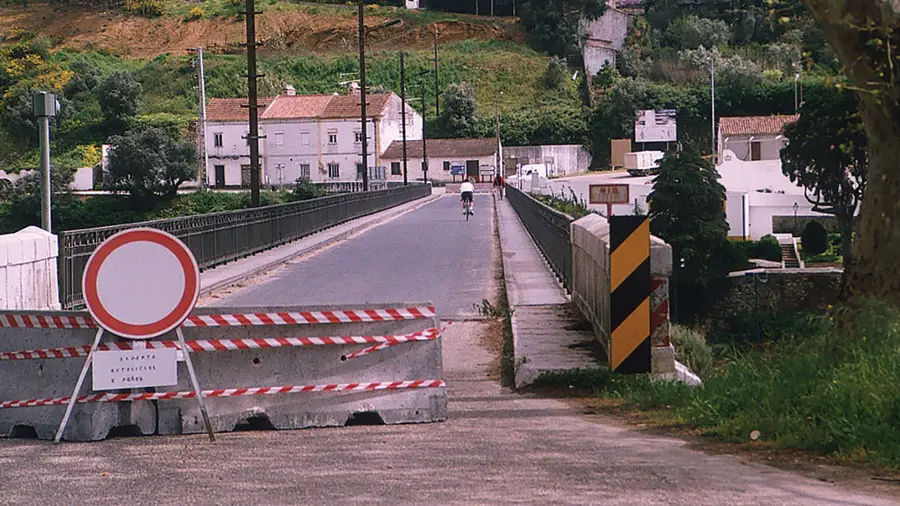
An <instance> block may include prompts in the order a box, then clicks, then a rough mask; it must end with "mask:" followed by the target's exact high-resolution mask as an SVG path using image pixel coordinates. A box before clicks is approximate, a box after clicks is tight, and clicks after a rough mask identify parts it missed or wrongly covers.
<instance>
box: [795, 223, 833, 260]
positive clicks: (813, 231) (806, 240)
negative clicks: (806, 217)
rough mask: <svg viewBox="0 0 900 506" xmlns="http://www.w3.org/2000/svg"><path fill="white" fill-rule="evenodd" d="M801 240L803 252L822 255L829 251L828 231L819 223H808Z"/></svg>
mask: <svg viewBox="0 0 900 506" xmlns="http://www.w3.org/2000/svg"><path fill="white" fill-rule="evenodd" d="M800 238H801V239H802V241H803V243H802V244H803V251H805V252H807V253H809V254H810V255H821V254H822V253H825V251H827V250H828V231H827V230H825V227H824V226H822V224H821V223H819V222H818V221H811V222H809V223H807V224H806V226H805V227H803V234H802V235H801V236H800Z"/></svg>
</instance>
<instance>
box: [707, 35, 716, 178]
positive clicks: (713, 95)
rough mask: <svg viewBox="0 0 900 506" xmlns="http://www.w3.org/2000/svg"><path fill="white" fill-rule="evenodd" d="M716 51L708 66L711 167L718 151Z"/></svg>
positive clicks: (714, 163)
mask: <svg viewBox="0 0 900 506" xmlns="http://www.w3.org/2000/svg"><path fill="white" fill-rule="evenodd" d="M717 54H718V51H717V50H716V48H713V52H712V57H711V58H712V63H711V64H710V66H709V69H710V70H709V75H710V94H711V102H712V158H711V159H712V163H713V166H715V165H716V153H717V151H718V149H716V56H717Z"/></svg>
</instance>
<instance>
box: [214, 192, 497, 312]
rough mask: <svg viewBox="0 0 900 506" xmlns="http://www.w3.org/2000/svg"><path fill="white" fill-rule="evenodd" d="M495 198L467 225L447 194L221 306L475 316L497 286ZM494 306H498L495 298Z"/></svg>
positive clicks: (479, 205)
mask: <svg viewBox="0 0 900 506" xmlns="http://www.w3.org/2000/svg"><path fill="white" fill-rule="evenodd" d="M493 232H494V220H493V207H492V197H491V196H490V195H476V196H475V215H474V216H471V217H469V221H468V222H467V221H466V219H465V216H464V215H463V214H462V209H461V206H460V203H459V200H458V197H455V196H452V195H447V196H444V197H442V198H439V199H437V200H435V201H434V202H432V203H430V204H427V205H425V206H423V207H421V208H419V209H417V210H416V211H415V212H411V213H408V214H405V215H403V216H401V217H399V218H397V219H394V220H392V221H389V222H387V223H385V224H382V225H379V226H377V227H375V228H373V229H372V230H369V231H367V232H364V233H363V234H361V235H360V236H358V237H356V238H354V239H352V240H348V241H344V242H342V243H339V244H337V245H335V246H332V247H331V248H328V249H327V250H326V251H323V252H320V253H317V254H316V255H315V256H312V257H307V258H302V259H300V260H297V261H295V262H292V263H289V264H288V265H286V266H285V267H283V268H281V269H279V270H278V271H276V272H274V273H273V274H272V275H271V276H270V277H268V278H267V279H264V280H262V282H261V283H260V284H255V285H252V286H249V287H247V288H245V289H242V290H240V291H238V292H235V293H234V294H233V295H231V296H228V297H225V298H223V299H219V300H217V301H215V302H214V303H212V304H214V305H216V306H229V307H236V306H260V305H266V306H273V305H300V306H302V305H321V304H337V305H345V306H348V307H349V306H359V305H364V304H365V303H366V302H423V301H428V300H430V301H432V302H434V303H435V306H436V307H437V311H438V315H439V316H440V317H441V318H443V319H453V318H459V317H461V316H463V317H464V316H472V315H474V314H475V309H474V308H473V304H477V305H480V304H481V302H482V300H483V299H489V300H490V299H491V298H492V294H493V293H494V287H495V285H496V280H495V272H494V270H493V266H492V254H493V252H494V238H493ZM492 302H493V301H492Z"/></svg>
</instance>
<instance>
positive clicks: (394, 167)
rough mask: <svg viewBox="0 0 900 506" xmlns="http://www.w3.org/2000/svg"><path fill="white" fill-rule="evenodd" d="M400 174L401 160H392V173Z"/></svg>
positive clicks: (393, 174) (394, 174)
mask: <svg viewBox="0 0 900 506" xmlns="http://www.w3.org/2000/svg"><path fill="white" fill-rule="evenodd" d="M400 174H401V172H400V162H391V175H392V176H399V175H400Z"/></svg>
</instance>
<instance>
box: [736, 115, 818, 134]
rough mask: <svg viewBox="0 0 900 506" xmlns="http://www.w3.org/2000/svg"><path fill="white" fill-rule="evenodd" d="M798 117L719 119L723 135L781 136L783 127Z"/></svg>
mask: <svg viewBox="0 0 900 506" xmlns="http://www.w3.org/2000/svg"><path fill="white" fill-rule="evenodd" d="M799 118H800V116H798V115H796V114H793V115H790V116H740V117H731V118H726V117H723V118H719V127H720V128H721V129H722V134H723V135H760V134H782V133H784V125H787V124H789V123H794V122H795V121H797V120H798V119H799Z"/></svg>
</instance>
